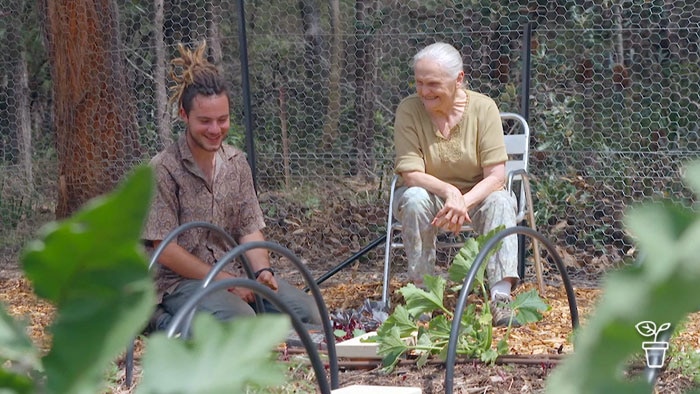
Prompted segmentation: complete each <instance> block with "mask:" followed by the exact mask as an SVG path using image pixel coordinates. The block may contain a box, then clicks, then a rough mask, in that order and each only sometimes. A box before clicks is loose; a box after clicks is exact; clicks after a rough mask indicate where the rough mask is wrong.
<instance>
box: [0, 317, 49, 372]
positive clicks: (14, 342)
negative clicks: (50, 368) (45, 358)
mask: <svg viewBox="0 0 700 394" xmlns="http://www.w3.org/2000/svg"><path fill="white" fill-rule="evenodd" d="M25 330H26V327H25V325H24V324H21V323H20V322H18V321H16V320H14V319H13V318H12V317H11V316H10V315H8V314H7V312H5V309H3V308H0V365H2V364H3V363H4V362H5V361H10V363H11V365H12V367H13V369H14V370H19V371H32V370H39V369H40V368H41V363H40V361H39V353H38V351H37V349H36V348H35V347H34V344H32V340H31V339H30V338H29V336H28V335H27V333H26V331H25Z"/></svg>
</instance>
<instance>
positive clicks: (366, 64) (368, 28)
mask: <svg viewBox="0 0 700 394" xmlns="http://www.w3.org/2000/svg"><path fill="white" fill-rule="evenodd" d="M365 3H367V4H368V6H366V4H365ZM373 11H374V0H357V1H356V2H355V18H356V22H355V26H356V31H355V37H356V42H355V48H356V49H355V58H356V59H357V60H356V62H357V68H356V69H355V85H356V88H355V89H356V95H355V113H356V114H357V139H356V140H355V149H356V157H357V161H356V163H355V171H354V172H355V173H356V174H357V175H359V176H364V177H365V178H367V179H372V178H373V177H374V175H375V174H374V171H373V169H374V162H375V158H374V128H375V124H374V108H375V90H374V89H373V86H374V81H375V79H376V75H375V74H376V65H375V59H374V51H375V49H374V35H373V34H374V31H373V25H372V17H371V15H372V13H373ZM368 15H369V16H370V17H369V18H368Z"/></svg>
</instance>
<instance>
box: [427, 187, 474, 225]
mask: <svg viewBox="0 0 700 394" xmlns="http://www.w3.org/2000/svg"><path fill="white" fill-rule="evenodd" d="M470 222H471V218H469V207H467V205H466V203H465V202H464V198H463V196H462V194H461V193H460V192H459V190H457V189H456V188H455V190H453V191H450V192H449V193H448V194H447V198H446V199H445V205H444V206H443V207H442V209H441V210H440V211H439V212H438V213H437V215H435V218H433V221H432V222H431V224H432V225H433V226H435V227H439V228H441V229H443V230H445V231H450V232H453V233H455V234H457V233H459V231H460V229H461V228H462V225H463V224H464V223H470Z"/></svg>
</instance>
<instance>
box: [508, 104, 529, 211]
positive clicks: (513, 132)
mask: <svg viewBox="0 0 700 394" xmlns="http://www.w3.org/2000/svg"><path fill="white" fill-rule="evenodd" d="M501 120H502V122H503V134H504V139H505V145H506V152H508V161H507V162H506V177H507V180H506V182H507V183H506V186H507V188H508V190H510V191H512V192H513V193H514V194H515V196H516V197H517V198H518V212H517V219H518V221H520V220H522V219H523V218H524V217H525V214H526V209H527V203H526V196H525V189H524V187H523V186H524V185H523V182H522V181H523V175H524V174H527V173H528V172H527V171H528V157H529V156H530V126H529V125H528V124H527V121H526V120H525V118H523V117H522V116H520V115H518V114H516V113H512V112H501ZM515 183H517V187H516V185H515Z"/></svg>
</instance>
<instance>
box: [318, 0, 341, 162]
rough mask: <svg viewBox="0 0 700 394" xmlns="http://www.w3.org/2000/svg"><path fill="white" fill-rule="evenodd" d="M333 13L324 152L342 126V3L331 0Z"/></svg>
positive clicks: (324, 126)
mask: <svg viewBox="0 0 700 394" xmlns="http://www.w3.org/2000/svg"><path fill="white" fill-rule="evenodd" d="M329 5H330V12H331V45H330V69H329V75H328V107H327V109H326V121H325V123H324V125H323V150H324V151H326V152H328V151H330V150H331V149H332V147H333V141H335V140H337V139H338V125H339V124H340V73H341V70H340V67H341V65H340V53H341V52H342V51H343V48H342V42H341V40H340V1H339V0H330V1H329Z"/></svg>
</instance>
